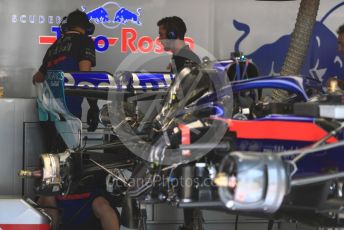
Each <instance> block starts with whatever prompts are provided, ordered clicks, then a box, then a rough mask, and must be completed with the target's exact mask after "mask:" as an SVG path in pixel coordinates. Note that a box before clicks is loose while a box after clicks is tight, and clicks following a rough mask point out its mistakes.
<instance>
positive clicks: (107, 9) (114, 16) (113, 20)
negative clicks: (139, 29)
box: [81, 1, 142, 29]
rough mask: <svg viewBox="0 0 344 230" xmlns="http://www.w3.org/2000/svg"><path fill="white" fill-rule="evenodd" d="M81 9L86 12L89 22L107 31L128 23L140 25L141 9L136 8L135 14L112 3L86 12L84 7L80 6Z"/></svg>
mask: <svg viewBox="0 0 344 230" xmlns="http://www.w3.org/2000/svg"><path fill="white" fill-rule="evenodd" d="M81 9H82V11H84V12H86V14H87V16H88V18H89V19H90V21H93V22H94V23H95V24H102V25H103V26H105V27H106V28H108V29H115V28H117V27H118V26H119V25H124V24H127V23H128V22H131V23H133V24H136V25H141V24H142V23H141V21H140V16H141V8H138V9H137V10H136V12H137V13H135V12H133V11H131V10H129V9H127V8H125V7H122V6H120V5H119V4H118V3H116V2H113V1H108V2H106V3H104V4H103V5H102V6H99V7H97V8H95V9H92V10H90V11H86V7H85V6H82V7H81Z"/></svg>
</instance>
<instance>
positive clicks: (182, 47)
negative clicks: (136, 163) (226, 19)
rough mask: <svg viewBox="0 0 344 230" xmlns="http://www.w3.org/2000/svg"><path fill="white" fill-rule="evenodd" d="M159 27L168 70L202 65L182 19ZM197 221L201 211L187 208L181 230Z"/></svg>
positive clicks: (167, 20)
mask: <svg viewBox="0 0 344 230" xmlns="http://www.w3.org/2000/svg"><path fill="white" fill-rule="evenodd" d="M157 26H158V27H159V41H160V42H161V44H162V46H163V47H164V50H165V51H171V52H172V54H173V55H172V58H171V63H170V65H169V66H168V69H169V70H170V71H171V72H172V73H173V74H174V75H175V76H176V75H177V74H179V73H180V71H182V69H183V68H185V67H192V66H197V65H199V64H201V60H200V58H199V57H198V56H197V55H196V54H195V53H194V52H193V51H192V50H191V49H190V47H189V46H188V45H186V44H185V41H184V38H185V34H186V30H187V29H186V25H185V23H184V21H183V20H182V19H181V18H180V17H177V16H172V17H165V18H162V19H161V20H160V21H158V23H157ZM189 167H192V166H189V165H186V166H183V167H182V168H181V170H187V168H189ZM195 220H200V221H201V222H203V217H202V212H201V210H200V209H193V208H185V209H184V226H182V227H180V228H179V229H180V230H192V229H195V228H197V226H194V223H195V222H196V221H195ZM197 229H198V228H197Z"/></svg>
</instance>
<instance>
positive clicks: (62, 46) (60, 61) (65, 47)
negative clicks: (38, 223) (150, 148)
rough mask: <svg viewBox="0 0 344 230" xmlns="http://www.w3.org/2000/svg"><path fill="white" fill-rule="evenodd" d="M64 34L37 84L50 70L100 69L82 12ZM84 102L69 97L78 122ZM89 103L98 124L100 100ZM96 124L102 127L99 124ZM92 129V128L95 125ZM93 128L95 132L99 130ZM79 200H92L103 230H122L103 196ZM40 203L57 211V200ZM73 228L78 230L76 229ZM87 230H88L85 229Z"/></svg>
mask: <svg viewBox="0 0 344 230" xmlns="http://www.w3.org/2000/svg"><path fill="white" fill-rule="evenodd" d="M61 30H62V33H63V36H62V37H61V38H59V39H58V40H57V41H56V42H55V43H54V44H53V45H51V47H49V49H48V51H47V52H46V54H45V56H44V59H43V63H42V65H41V67H40V68H39V71H38V72H37V73H36V74H35V75H34V76H33V83H34V84H35V83H37V82H43V81H44V76H45V74H46V73H47V71H48V70H62V71H64V72H77V71H91V67H93V66H95V65H96V56H95V47H94V43H93V40H92V39H91V38H90V37H89V36H88V35H90V34H92V33H93V31H94V25H93V24H92V23H90V22H89V19H88V17H87V15H86V13H84V12H82V11H80V10H75V11H73V12H71V13H70V14H69V15H68V17H67V23H65V24H62V25H61ZM82 100H83V98H82V97H66V103H67V107H68V110H69V111H70V112H71V113H72V114H73V115H74V116H76V117H78V118H81V103H82ZM88 102H89V104H90V110H89V112H88V123H90V121H89V119H90V118H89V117H90V116H91V117H92V114H95V115H94V118H92V119H93V120H98V117H97V114H98V113H97V112H98V111H99V110H98V106H97V101H96V100H90V99H88ZM92 110H94V111H92ZM90 111H91V112H90ZM91 123H92V122H91ZM96 124H98V123H97V121H96ZM90 125H91V126H92V124H90ZM93 128H94V129H95V128H96V126H95V127H93ZM77 196H78V198H79V199H83V198H88V199H89V200H90V199H91V200H90V201H91V202H90V201H85V202H86V204H88V203H89V204H90V205H91V208H90V209H89V210H90V211H89V212H92V211H93V214H94V215H95V216H96V217H97V218H98V219H99V220H100V223H101V225H102V228H103V229H109V230H110V229H111V230H114V229H119V218H118V214H117V212H116V211H115V210H114V209H113V208H112V207H111V206H110V204H109V202H108V201H107V200H106V199H105V198H104V197H103V196H101V195H100V196H98V195H94V194H93V193H86V194H79V195H77ZM74 197H75V196H74ZM59 200H67V201H68V200H70V199H69V198H68V197H62V198H60V199H59ZM38 203H39V204H40V205H41V206H48V207H55V208H56V207H57V200H56V197H51V196H47V197H40V198H39V201H38ZM69 211H70V210H66V213H70V212H69ZM47 212H48V213H49V214H50V215H51V217H52V218H53V220H54V222H55V223H58V219H59V213H58V211H57V210H56V209H47ZM66 213H65V214H66ZM62 214H63V213H62ZM68 215H71V214H68ZM64 216H65V215H64ZM69 218H71V216H69ZM86 218H88V217H86ZM63 219H64V218H63ZM70 227H71V228H72V229H75V227H72V226H70ZM85 227H91V226H85ZM83 229H86V228H84V227H83Z"/></svg>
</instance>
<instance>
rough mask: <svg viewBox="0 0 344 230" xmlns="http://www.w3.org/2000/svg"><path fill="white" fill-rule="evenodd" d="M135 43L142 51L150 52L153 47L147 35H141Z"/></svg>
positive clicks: (151, 40)
mask: <svg viewBox="0 0 344 230" xmlns="http://www.w3.org/2000/svg"><path fill="white" fill-rule="evenodd" d="M137 45H138V48H139V50H140V51H141V52H142V53H150V52H152V51H153V48H154V44H153V39H152V38H150V37H148V36H143V37H141V38H140V39H139V41H138V43H137Z"/></svg>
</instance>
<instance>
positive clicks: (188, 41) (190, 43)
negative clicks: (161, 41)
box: [184, 37, 195, 50]
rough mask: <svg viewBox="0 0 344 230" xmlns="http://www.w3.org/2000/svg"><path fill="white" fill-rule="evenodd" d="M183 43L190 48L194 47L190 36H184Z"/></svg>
mask: <svg viewBox="0 0 344 230" xmlns="http://www.w3.org/2000/svg"><path fill="white" fill-rule="evenodd" d="M184 41H185V43H186V44H187V45H189V46H190V49H192V50H193V49H195V41H194V40H193V39H192V38H190V37H185V39H184Z"/></svg>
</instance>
